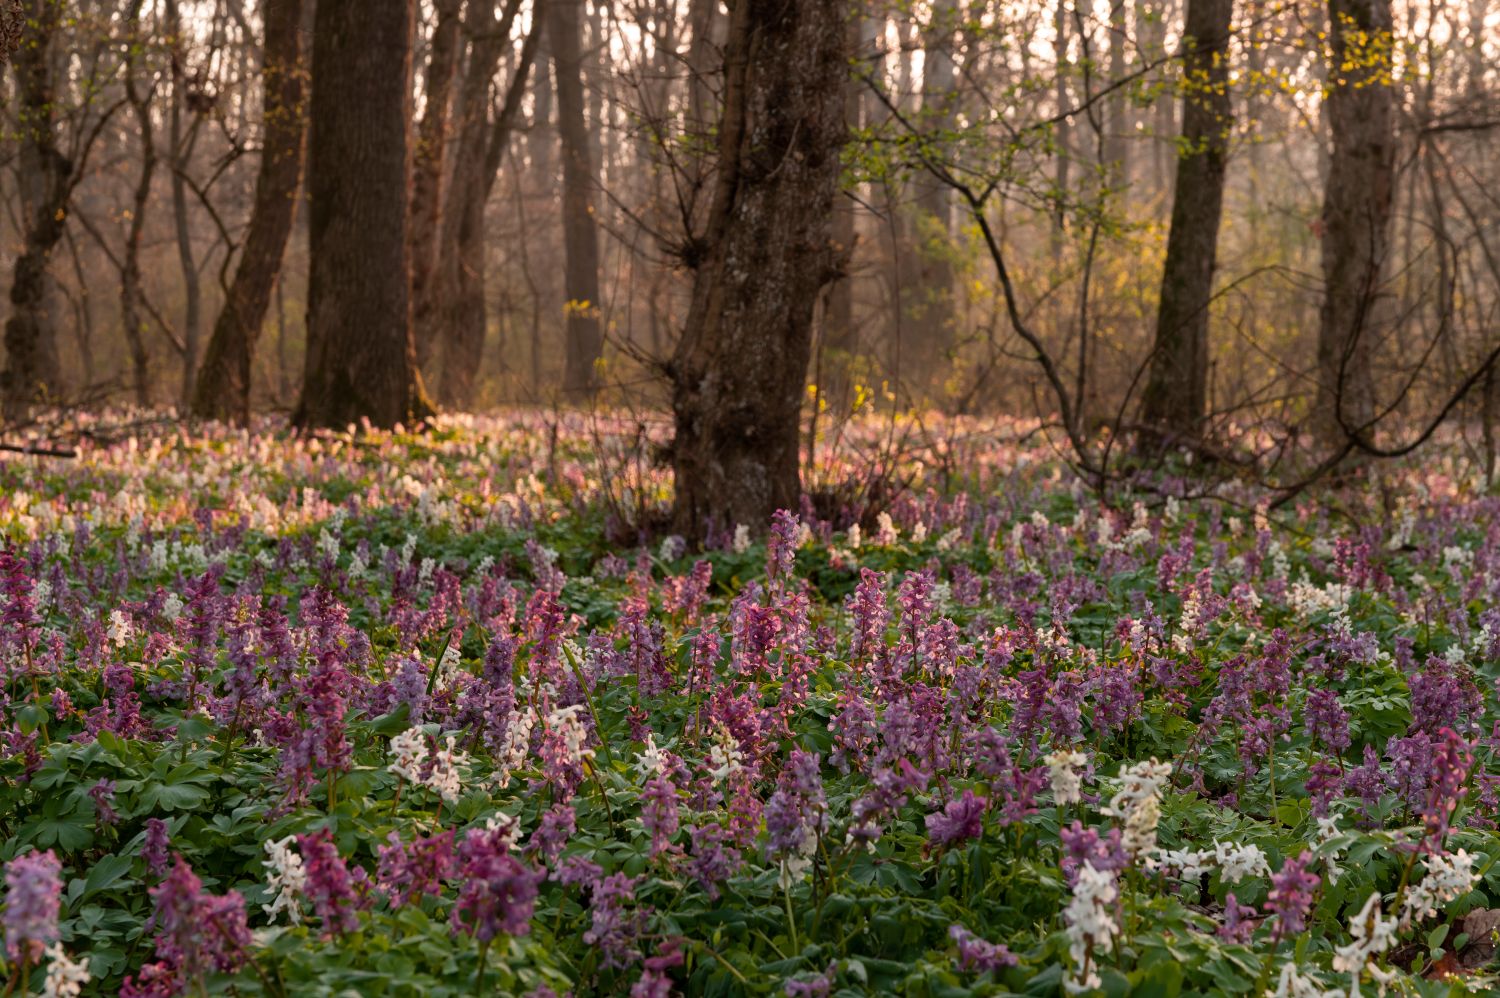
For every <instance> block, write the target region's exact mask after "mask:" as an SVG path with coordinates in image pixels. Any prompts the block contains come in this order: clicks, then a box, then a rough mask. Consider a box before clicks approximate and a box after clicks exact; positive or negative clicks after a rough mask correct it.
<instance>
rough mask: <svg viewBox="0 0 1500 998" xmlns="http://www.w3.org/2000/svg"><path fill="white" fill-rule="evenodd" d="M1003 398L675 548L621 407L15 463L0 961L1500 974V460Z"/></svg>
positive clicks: (17, 985) (1366, 982)
mask: <svg viewBox="0 0 1500 998" xmlns="http://www.w3.org/2000/svg"><path fill="white" fill-rule="evenodd" d="M1006 430H1007V427H1006V426H1005V425H993V424H986V425H979V424H974V425H971V426H967V427H965V428H964V432H962V433H957V432H955V433H953V434H952V435H951V438H950V439H952V440H954V441H958V443H956V444H954V445H953V448H952V449H950V451H949V452H948V454H947V460H946V462H945V465H946V466H947V467H949V468H958V469H962V474H959V475H947V476H945V477H942V478H940V477H939V476H938V475H937V474H936V472H935V470H934V469H935V467H936V464H934V463H933V462H932V461H931V460H924V462H920V463H919V462H917V461H916V460H912V461H910V462H908V466H907V467H906V469H905V472H906V473H905V474H904V475H903V476H902V480H903V481H909V482H910V484H909V486H908V487H906V488H905V489H904V490H902V491H900V492H898V493H896V494H895V495H894V496H893V497H892V498H891V499H890V501H889V502H887V503H886V504H885V505H884V507H883V508H880V509H878V510H877V509H874V508H870V509H856V508H842V509H819V508H817V507H816V506H815V505H814V504H813V503H811V502H809V503H808V504H807V505H806V506H805V507H804V508H801V509H794V510H787V511H785V512H783V513H781V514H778V516H777V517H776V519H775V521H774V523H773V524H772V526H771V529H770V532H769V534H767V535H765V536H764V537H763V538H758V537H757V531H755V530H752V529H750V528H751V527H752V526H754V525H740V524H724V525H722V527H723V529H722V530H721V531H719V532H718V535H717V536H715V537H714V538H711V541H710V543H709V544H708V545H707V546H706V548H705V549H703V550H701V551H691V550H689V549H688V545H687V544H686V543H685V542H683V541H682V540H681V539H680V538H675V537H671V536H667V537H665V538H663V537H661V536H659V535H657V536H652V537H651V538H650V539H649V543H647V542H644V541H643V540H637V539H636V538H637V536H638V535H637V534H636V533H635V532H634V528H633V527H632V526H631V525H629V524H627V523H626V522H624V521H622V520H621V519H619V512H620V511H621V510H622V509H637V510H640V509H646V510H649V509H651V508H653V507H661V508H664V504H665V502H666V482H665V479H664V478H663V477H661V476H660V475H658V474H657V473H655V472H653V471H651V470H650V469H649V468H648V469H646V470H644V471H639V472H637V473H635V474H634V475H629V476H627V475H624V474H622V472H621V467H620V466H619V465H617V464H614V463H612V462H611V460H610V458H609V455H611V454H612V453H614V451H613V450H612V447H613V446H614V444H615V443H616V442H618V441H622V440H630V439H637V440H638V439H639V434H635V430H634V428H633V427H631V426H628V425H625V424H622V425H620V426H617V427H612V428H611V427H606V428H605V429H604V430H602V431H601V429H600V427H599V426H598V425H597V424H585V423H584V421H583V420H581V419H578V420H574V421H564V422H563V423H562V424H561V425H560V426H558V427H553V428H547V427H544V426H543V424H542V422H541V420H540V418H539V417H533V416H516V417H512V418H504V419H501V418H494V419H479V418H470V417H462V418H452V417H450V418H447V419H445V420H441V421H440V422H439V423H438V426H437V427H436V428H435V429H433V430H430V431H428V432H425V433H423V434H420V435H415V434H404V433H400V432H397V433H394V434H386V433H359V434H331V435H325V436H321V437H308V436H304V437H291V436H287V435H282V434H277V433H273V432H256V433H236V432H231V431H229V430H211V431H204V432H202V433H198V434H193V433H188V432H185V431H178V430H162V431H160V432H156V433H143V434H141V435H138V436H137V437H134V438H131V439H128V440H120V441H117V442H115V443H111V444H109V445H94V446H85V447H84V448H83V449H82V450H81V451H80V453H79V454H78V455H77V456H76V457H75V458H73V459H70V460H57V459H51V458H42V457H36V456H19V457H15V458H14V459H12V460H9V461H7V462H5V463H4V464H3V465H0V531H3V532H4V534H5V548H4V553H3V554H0V616H3V621H4V623H3V628H0V656H3V662H4V667H5V673H4V675H5V685H4V701H3V706H0V724H3V732H4V740H3V746H4V752H3V762H0V776H3V780H0V836H3V846H0V859H3V860H4V876H5V885H4V909H3V915H0V920H3V928H4V936H5V952H4V958H5V960H6V972H7V974H8V977H9V984H8V990H7V994H24V993H38V992H44V993H46V994H51V995H72V994H79V993H88V994H94V993H100V994H115V993H119V994H124V995H131V996H148V995H149V996H155V995H175V994H244V995H250V994H256V995H259V994H266V995H304V994H307V995H311V994H345V993H356V992H357V993H360V994H364V995H415V994H424V995H428V994H430V995H461V994H531V995H546V994H558V995H561V994H564V993H569V992H571V993H573V994H575V995H591V994H626V993H628V994H632V995H666V994H675V993H683V994H713V995H740V994H747V995H753V994H785V995H790V996H818V995H862V994H909V995H964V994H973V995H1002V994H1032V995H1050V994H1061V993H1069V994H1101V993H1102V994H1108V995H1124V994H1141V995H1175V994H1245V993H1272V994H1276V995H1287V996H1321V995H1332V994H1375V993H1378V992H1382V991H1387V992H1397V993H1403V994H1426V995H1436V994H1449V993H1459V992H1476V993H1485V992H1487V991H1489V990H1490V989H1492V988H1494V987H1495V986H1496V984H1495V982H1496V980H1497V978H1496V976H1495V975H1494V972H1493V971H1494V968H1493V966H1492V963H1493V957H1494V954H1495V942H1494V937H1493V933H1494V930H1495V928H1496V926H1497V925H1500V912H1497V911H1496V910H1495V909H1496V908H1500V900H1497V899H1500V871H1496V870H1495V860H1496V858H1497V857H1500V850H1497V843H1496V838H1495V827H1496V826H1495V822H1496V819H1497V809H1500V773H1497V767H1496V761H1495V747H1496V737H1497V734H1496V731H1497V729H1496V723H1495V722H1496V720H1497V718H1500V714H1497V712H1496V711H1497V700H1496V697H1497V690H1496V678H1497V664H1496V663H1497V656H1500V608H1497V607H1496V605H1495V594H1496V589H1497V586H1500V526H1497V523H1496V515H1495V514H1496V512H1497V509H1500V500H1496V499H1495V498H1493V497H1491V496H1489V495H1486V494H1485V493H1484V491H1483V490H1482V489H1480V488H1477V487H1476V485H1475V483H1474V481H1473V480H1472V479H1471V476H1470V475H1469V473H1468V472H1466V471H1465V470H1464V467H1463V466H1462V465H1461V464H1458V463H1450V462H1449V461H1448V460H1447V459H1446V458H1444V457H1443V453H1444V452H1443V451H1441V450H1434V451H1428V452H1427V453H1426V454H1425V455H1424V457H1423V459H1422V461H1421V462H1412V463H1410V464H1392V465H1390V466H1385V467H1380V468H1370V469H1366V470H1365V472H1364V473H1363V474H1361V475H1357V476H1355V477H1354V478H1353V479H1352V480H1351V481H1350V482H1349V483H1348V484H1346V485H1342V486H1338V487H1334V486H1327V487H1325V488H1322V489H1321V490H1320V491H1318V492H1316V493H1309V494H1308V495H1307V496H1306V497H1305V498H1304V499H1303V500H1302V501H1301V502H1299V503H1294V504H1289V505H1288V506H1286V507H1285V508H1281V509H1270V508H1269V507H1268V505H1267V502H1266V500H1267V498H1268V497H1266V496H1261V495H1257V494H1256V493H1255V492H1254V491H1253V490H1251V489H1249V488H1240V487H1232V486H1226V487H1224V488H1221V489H1218V490H1216V492H1215V494H1214V495H1213V496H1212V497H1210V498H1199V499H1187V498H1182V499H1179V498H1174V497H1173V494H1174V492H1175V493H1178V494H1181V495H1184V496H1185V495H1187V490H1188V486H1187V484H1186V483H1180V487H1179V485H1177V484H1174V483H1171V482H1168V483H1167V486H1166V489H1165V492H1162V491H1155V492H1151V493H1146V492H1142V493H1141V494H1140V495H1139V496H1135V495H1132V494H1130V493H1129V492H1128V491H1124V490H1121V491H1117V492H1116V493H1115V494H1113V495H1112V496H1111V500H1110V502H1109V503H1108V504H1106V503H1103V502H1101V501H1100V499H1099V498H1098V497H1096V496H1095V495H1093V494H1092V493H1091V492H1089V491H1088V490H1087V489H1085V488H1083V487H1082V485H1081V484H1079V483H1078V482H1076V481H1075V480H1074V479H1073V478H1072V476H1071V475H1070V473H1069V472H1068V471H1067V470H1066V468H1065V467H1063V466H1062V465H1061V464H1059V463H1058V461H1057V460H1056V458H1055V453H1056V452H1055V451H1053V450H1051V449H1049V448H1048V447H1046V446H1045V444H1044V442H1043V441H1042V438H1041V437H1039V436H1037V435H1034V434H1033V435H1030V436H1029V437H1028V436H1026V435H1023V434H1020V433H1009V432H1006ZM872 432H874V431H872ZM633 434H635V435H634V437H633ZM857 436H858V434H857V433H856V434H851V443H850V444H849V447H850V451H851V455H852V454H853V452H854V450H855V448H856V445H857V444H858V439H857ZM1021 440H1026V441H1028V442H1018V441H1021ZM838 459H839V458H838V456H837V455H835V458H834V460H838ZM850 459H851V460H852V457H851V458H850ZM626 493H628V495H627V494H626ZM825 505H826V504H825ZM639 536H641V537H644V535H639Z"/></svg>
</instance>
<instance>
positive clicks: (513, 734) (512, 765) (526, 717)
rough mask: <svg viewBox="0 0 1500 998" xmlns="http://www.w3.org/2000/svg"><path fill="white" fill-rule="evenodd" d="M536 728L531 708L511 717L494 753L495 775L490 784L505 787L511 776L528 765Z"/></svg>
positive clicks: (534, 714) (534, 715) (534, 716)
mask: <svg viewBox="0 0 1500 998" xmlns="http://www.w3.org/2000/svg"><path fill="white" fill-rule="evenodd" d="M535 727H536V713H535V712H534V711H532V710H531V709H530V708H523V709H521V710H518V711H516V712H515V713H513V714H511V715H510V723H509V724H507V725H506V726H505V735H504V739H503V740H502V741H501V743H500V745H499V747H498V748H497V749H496V750H495V752H494V763H495V773H494V775H493V776H492V777H491V779H490V782H491V783H492V784H494V785H495V786H496V787H504V786H505V785H506V784H507V783H509V782H510V774H511V773H512V772H513V771H515V770H517V769H520V768H521V767H522V766H524V765H525V764H526V760H527V758H528V757H529V756H530V755H531V732H532V729H534V728H535Z"/></svg>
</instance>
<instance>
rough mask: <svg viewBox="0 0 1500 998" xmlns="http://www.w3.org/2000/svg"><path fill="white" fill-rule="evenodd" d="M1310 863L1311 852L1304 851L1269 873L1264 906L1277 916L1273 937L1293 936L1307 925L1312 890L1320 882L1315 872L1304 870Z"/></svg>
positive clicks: (1311, 903) (1310, 908)
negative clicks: (1268, 887) (1267, 891)
mask: <svg viewBox="0 0 1500 998" xmlns="http://www.w3.org/2000/svg"><path fill="white" fill-rule="evenodd" d="M1312 862H1313V855H1312V853H1310V852H1307V851H1306V850H1304V851H1303V852H1302V854H1301V855H1300V856H1297V857H1296V858H1294V859H1289V860H1287V861H1286V862H1285V863H1283V864H1282V866H1281V872H1279V873H1274V874H1272V875H1271V891H1270V894H1269V895H1268V896H1267V898H1266V903H1265V908H1266V910H1267V911H1269V912H1271V913H1272V914H1273V915H1275V916H1276V917H1277V922H1276V938H1277V939H1285V938H1286V937H1287V936H1295V935H1297V934H1298V933H1300V932H1303V931H1304V930H1306V928H1307V915H1308V912H1310V911H1312V905H1313V893H1314V892H1315V891H1316V890H1317V889H1318V886H1319V885H1320V884H1321V883H1322V880H1321V879H1320V878H1319V877H1318V875H1317V874H1315V873H1309V872H1307V868H1308V866H1310V865H1311V864H1312Z"/></svg>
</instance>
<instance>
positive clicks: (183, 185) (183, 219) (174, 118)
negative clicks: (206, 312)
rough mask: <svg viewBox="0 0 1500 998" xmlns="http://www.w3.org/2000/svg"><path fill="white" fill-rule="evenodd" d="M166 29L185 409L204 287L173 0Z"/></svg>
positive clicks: (191, 138) (192, 129)
mask: <svg viewBox="0 0 1500 998" xmlns="http://www.w3.org/2000/svg"><path fill="white" fill-rule="evenodd" d="M166 29H167V41H168V44H169V45H170V46H171V49H172V103H171V105H170V107H169V109H168V114H167V128H168V142H169V143H170V148H171V160H170V165H171V169H172V177H171V181H172V182H171V191H172V220H173V234H174V236H175V238H176V241H177V262H178V264H179V266H180V267H181V268H182V287H183V313H182V336H181V346H182V382H181V387H180V390H179V393H178V396H177V398H178V401H179V403H180V404H181V406H182V407H183V408H184V409H186V408H188V407H189V405H190V404H191V401H192V396H193V376H194V375H195V374H196V373H197V369H198V346H199V341H200V339H201V338H202V336H201V333H202V324H203V285H202V281H200V280H199V278H198V261H197V260H196V259H195V258H194V255H193V229H192V219H191V218H190V217H189V216H188V198H187V195H188V190H187V171H188V168H189V166H190V165H191V163H192V158H193V146H194V145H195V144H196V133H197V127H196V125H188V124H187V123H186V122H185V121H184V120H183V119H184V116H185V115H186V114H188V113H189V112H188V107H187V102H188V81H187V66H186V62H187V59H186V49H185V47H184V45H183V40H182V11H181V8H180V7H179V5H178V3H177V0H167V2H166Z"/></svg>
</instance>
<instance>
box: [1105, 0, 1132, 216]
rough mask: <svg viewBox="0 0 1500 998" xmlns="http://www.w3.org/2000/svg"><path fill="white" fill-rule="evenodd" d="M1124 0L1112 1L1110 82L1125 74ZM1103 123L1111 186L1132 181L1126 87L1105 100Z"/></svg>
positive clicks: (1125, 32)
mask: <svg viewBox="0 0 1500 998" xmlns="http://www.w3.org/2000/svg"><path fill="white" fill-rule="evenodd" d="M1125 11H1126V8H1125V0H1110V2H1109V82H1111V83H1114V82H1117V81H1119V80H1123V79H1124V78H1125V66H1126V62H1125V57H1126V52H1127V47H1128V45H1129V43H1130V40H1129V33H1128V28H1127V26H1126V23H1125ZM1105 104H1106V109H1107V112H1108V113H1107V119H1106V122H1105V126H1104V129H1105V131H1104V165H1105V167H1106V170H1107V172H1108V176H1109V184H1110V186H1111V187H1119V186H1121V185H1124V184H1128V183H1129V182H1130V128H1131V124H1130V118H1131V115H1130V100H1129V94H1128V93H1127V91H1126V89H1125V88H1124V87H1121V88H1119V89H1117V90H1116V91H1115V92H1114V93H1112V94H1110V95H1109V97H1108V98H1107V100H1106V102H1105Z"/></svg>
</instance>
